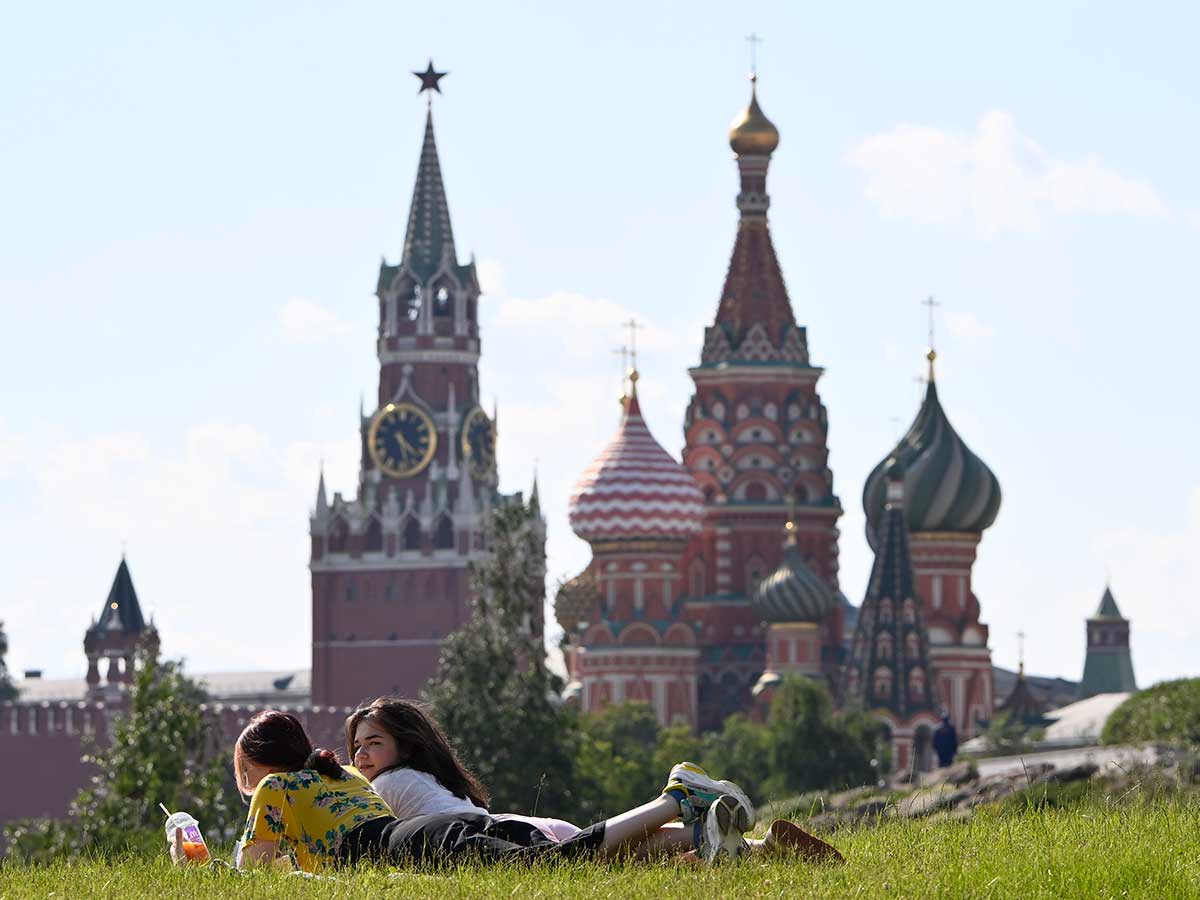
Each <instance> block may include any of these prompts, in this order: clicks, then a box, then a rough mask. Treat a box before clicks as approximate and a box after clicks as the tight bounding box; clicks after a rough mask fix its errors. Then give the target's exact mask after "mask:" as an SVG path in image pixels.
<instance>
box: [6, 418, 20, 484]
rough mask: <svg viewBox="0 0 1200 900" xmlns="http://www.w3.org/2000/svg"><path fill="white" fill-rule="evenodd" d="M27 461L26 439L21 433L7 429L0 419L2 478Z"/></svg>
mask: <svg viewBox="0 0 1200 900" xmlns="http://www.w3.org/2000/svg"><path fill="white" fill-rule="evenodd" d="M24 461H25V439H24V438H22V437H21V435H19V434H15V433H13V432H10V431H6V430H5V426H4V420H3V419H0V478H4V477H5V476H7V475H8V474H9V473H10V472H13V471H15V470H16V468H17V466H19V465H20V464H21V463H22V462H24Z"/></svg>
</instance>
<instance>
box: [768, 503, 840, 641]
mask: <svg viewBox="0 0 1200 900" xmlns="http://www.w3.org/2000/svg"><path fill="white" fill-rule="evenodd" d="M794 527H795V526H793V525H792V523H791V522H788V536H787V540H786V542H785V544H784V548H783V562H781V563H780V564H779V568H777V569H776V570H775V571H774V572H772V573H771V574H770V575H768V576H767V577H766V578H764V579H763V580H762V581H760V582H759V583H758V587H757V588H756V589H755V591H754V600H753V602H754V609H755V612H757V613H758V615H759V616H760V617H761V618H762V620H763V621H764V622H820V621H821V620H822V619H824V618H825V616H827V615H828V614H829V611H830V610H831V609H833V607H834V604H835V603H837V602H838V598H837V595H836V594H834V592H833V591H832V590H831V589H830V587H829V585H827V584H826V583H825V582H824V581H823V580H821V578H819V577H818V576H817V574H816V573H815V572H813V570H812V569H810V568H809V567H808V566H807V565H805V564H804V560H803V559H801V558H800V549H799V548H798V547H797V546H796V536H795V533H794V532H793V530H792V529H793V528H794Z"/></svg>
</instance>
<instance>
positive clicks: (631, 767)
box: [576, 701, 678, 819]
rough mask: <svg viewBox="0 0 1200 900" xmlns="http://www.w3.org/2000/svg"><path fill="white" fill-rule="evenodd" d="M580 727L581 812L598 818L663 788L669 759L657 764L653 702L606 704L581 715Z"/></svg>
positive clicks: (651, 796) (637, 804)
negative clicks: (664, 765) (663, 765)
mask: <svg viewBox="0 0 1200 900" xmlns="http://www.w3.org/2000/svg"><path fill="white" fill-rule="evenodd" d="M579 729H580V738H581V741H580V747H579V754H578V756H577V758H576V779H577V781H576V784H577V791H578V794H579V798H580V799H579V806H578V812H579V814H580V818H584V819H600V818H603V817H605V816H610V815H614V814H616V813H619V812H624V811H625V810H627V809H632V808H633V807H635V806H640V805H641V804H643V803H645V802H646V801H648V800H651V799H653V797H654V796H655V795H656V794H658V792H659V791H660V790H662V786H663V784H665V782H666V777H667V772H668V771H669V770H670V765H668V766H667V768H665V769H663V770H662V771H661V772H659V771H657V770H656V768H655V755H654V749H655V746H656V744H657V743H658V740H659V728H658V719H657V718H656V717H655V715H654V710H653V709H652V708H651V707H650V704H648V703H643V702H639V701H630V702H626V703H615V704H612V705H610V706H606V707H604V708H603V709H601V710H599V711H597V712H594V713H591V714H589V715H586V716H583V717H582V718H581V719H580V723H579ZM673 762H678V760H675V761H673ZM672 764H673V763H672Z"/></svg>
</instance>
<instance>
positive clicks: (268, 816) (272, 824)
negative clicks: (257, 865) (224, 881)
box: [233, 710, 392, 872]
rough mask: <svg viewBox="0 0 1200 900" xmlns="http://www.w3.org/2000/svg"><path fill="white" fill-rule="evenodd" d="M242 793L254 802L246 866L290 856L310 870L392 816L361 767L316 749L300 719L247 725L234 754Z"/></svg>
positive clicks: (245, 841)
mask: <svg viewBox="0 0 1200 900" xmlns="http://www.w3.org/2000/svg"><path fill="white" fill-rule="evenodd" d="M233 767H234V771H235V772H236V774H237V779H238V787H239V788H240V789H241V791H242V792H243V793H245V794H251V791H253V793H252V794H251V796H250V813H249V815H248V816H247V817H246V828H245V831H244V832H243V833H242V850H241V858H240V860H239V864H240V865H243V866H245V865H248V864H251V863H254V862H265V861H269V860H271V859H273V858H274V857H275V856H276V855H277V854H282V855H285V856H290V857H291V858H292V859H294V860H295V862H296V865H298V866H299V867H300V868H301V869H304V870H305V871H308V872H311V871H312V870H313V869H316V868H318V867H320V866H321V865H322V864H325V863H332V862H334V861H335V860H336V858H337V854H338V850H339V848H340V846H341V843H342V839H343V838H344V837H345V836H346V834H348V833H349V832H351V831H353V830H354V829H355V828H357V827H358V826H359V825H361V824H363V823H364V822H368V821H370V820H372V819H379V818H388V819H390V818H391V815H392V811H391V810H390V809H388V806H387V804H386V803H384V801H383V800H382V799H381V798H380V796H379V795H378V794H377V793H375V790H374V788H372V787H371V784H370V782H368V781H367V780H366V779H365V778H363V777H362V775H360V774H359V773H358V770H357V769H352V768H348V767H342V766H341V765H339V764H338V762H337V760H336V759H335V758H334V755H333V753H331V752H330V751H328V750H315V751H314V750H313V747H312V744H311V743H309V740H308V735H307V734H305V732H304V726H303V725H301V724H300V720H299V719H297V718H296V717H295V716H293V715H291V714H289V713H284V712H279V711H277V710H268V711H267V712H263V713H259V714H258V715H257V716H255V717H254V718H253V719H251V720H250V723H249V724H248V725H247V726H246V728H245V730H244V731H243V732H242V734H241V736H240V737H239V738H238V741H237V745H236V746H235V748H234V752H233Z"/></svg>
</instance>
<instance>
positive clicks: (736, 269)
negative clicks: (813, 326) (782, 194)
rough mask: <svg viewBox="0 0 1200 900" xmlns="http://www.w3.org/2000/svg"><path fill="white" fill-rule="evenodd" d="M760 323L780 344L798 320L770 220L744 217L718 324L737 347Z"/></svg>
mask: <svg viewBox="0 0 1200 900" xmlns="http://www.w3.org/2000/svg"><path fill="white" fill-rule="evenodd" d="M758 323H762V324H763V325H764V326H765V328H766V331H767V338H768V339H769V340H770V341H771V342H772V343H778V342H779V341H781V339H782V336H783V330H784V327H785V326H788V325H791V326H793V327H794V326H795V324H796V317H795V316H794V315H793V313H792V302H791V300H790V299H788V292H787V285H785V284H784V283H783V270H782V269H780V267H779V257H777V256H776V255H775V244H774V242H772V240H771V229H770V226H768V225H767V220H766V219H765V218H763V219H747V218H745V217H743V218H742V220H741V221H740V222H738V230H737V237H736V238H735V239H734V242H733V254H732V255H731V256H730V258H729V269H728V271H726V273H725V285H724V287H722V288H721V302H720V304H719V305H718V306H717V318H716V324H717V325H721V326H724V327H725V329H726V332H727V333H728V334H729V337H730V340H731V342H732V343H733V344H735V345H736V344H738V343H740V342H741V339H742V338H743V337H744V336H745V333H746V331H747V330H748V329H749V328H750V326H752V325H755V324H758Z"/></svg>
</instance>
